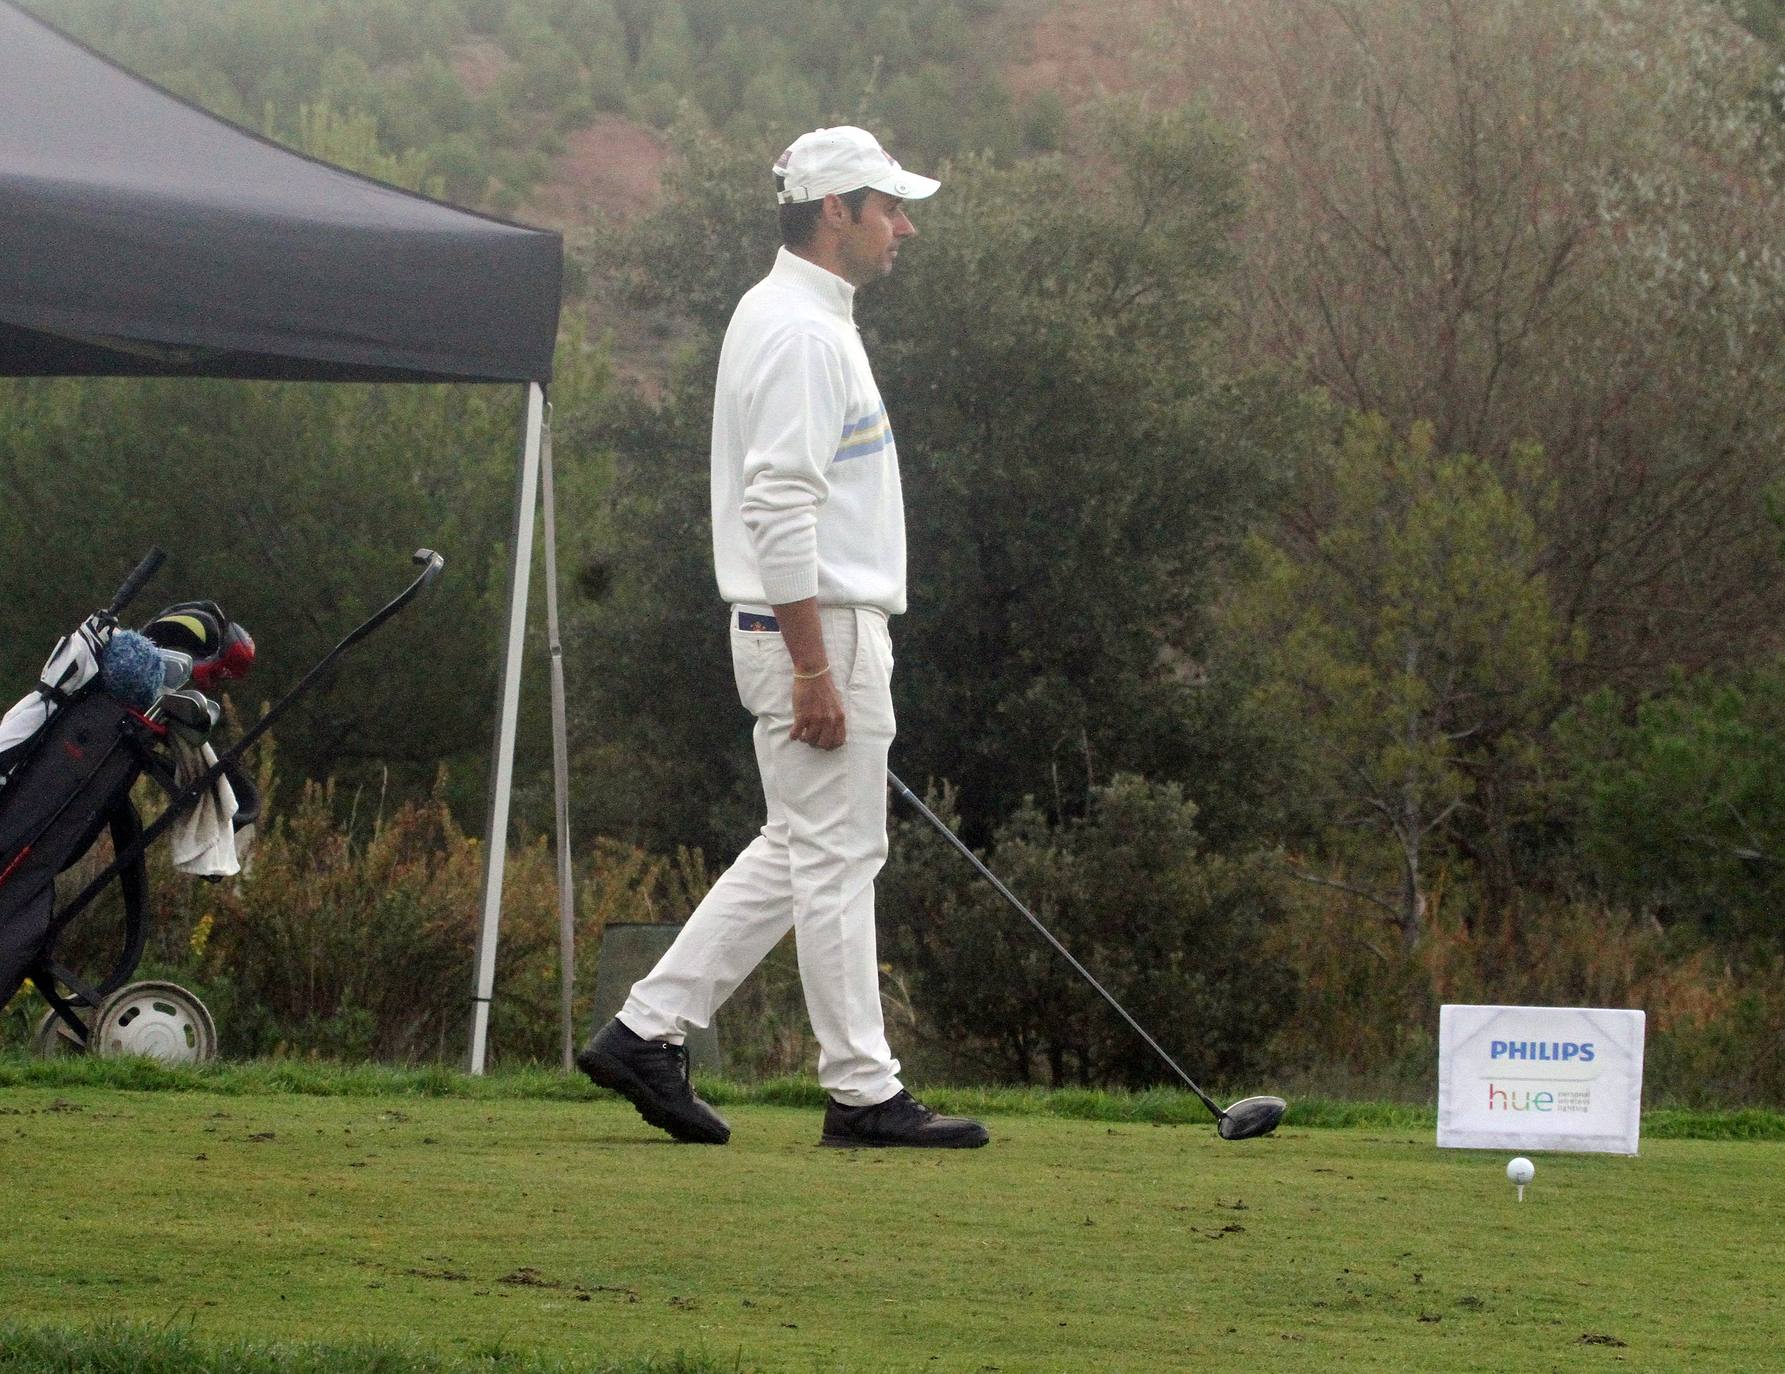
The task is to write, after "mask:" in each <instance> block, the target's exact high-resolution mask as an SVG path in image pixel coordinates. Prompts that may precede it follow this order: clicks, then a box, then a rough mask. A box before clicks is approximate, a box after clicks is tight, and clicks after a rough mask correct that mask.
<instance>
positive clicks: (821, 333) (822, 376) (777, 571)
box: [713, 248, 905, 615]
mask: <svg viewBox="0 0 1785 1374" xmlns="http://www.w3.org/2000/svg"><path fill="white" fill-rule="evenodd" d="M854 301H855V288H854V287H853V286H851V285H850V284H849V283H848V282H846V281H844V280H843V278H841V277H839V276H837V275H836V274H835V273H833V272H829V271H827V270H826V269H824V268H822V267H819V266H818V265H817V264H816V263H811V262H807V261H806V260H805V259H804V258H802V257H799V256H798V255H797V254H794V253H790V252H788V251H787V249H785V248H782V249H781V250H780V251H779V252H778V253H777V254H776V255H775V265H774V268H773V270H772V271H770V273H769V274H768V276H766V277H764V278H763V279H762V280H761V281H759V282H758V283H757V284H756V285H755V286H753V287H751V288H750V289H749V290H748V291H746V292H745V293H744V297H743V299H742V300H740V301H739V302H738V308H737V310H736V311H735V312H734V313H733V314H732V317H731V325H730V327H729V328H727V329H726V331H725V344H724V347H723V348H722V349H721V350H720V353H719V380H718V386H717V390H716V392H715V395H714V397H713V562H714V566H715V568H716V569H717V571H718V575H719V595H720V596H722V597H723V598H724V599H725V600H727V601H729V602H731V603H732V604H734V605H739V604H741V605H746V606H782V605H786V604H788V603H789V602H794V601H803V600H805V599H806V598H807V597H814V596H815V597H817V598H818V601H819V603H820V604H821V605H827V606H873V607H877V608H879V609H880V610H882V611H884V612H886V613H887V614H888V615H897V614H899V613H900V612H902V611H903V610H904V609H905V507H904V497H903V495H902V493H901V490H900V487H899V455H898V451H897V450H896V449H895V448H894V447H893V435H892V425H891V424H890V423H889V422H888V420H887V418H886V408H885V406H884V405H882V404H881V400H880V389H879V388H878V387H877V386H875V385H874V374H873V372H872V371H871V370H870V369H869V367H868V355H867V352H866V351H865V350H864V349H863V348H862V342H861V336H860V335H859V334H858V333H857V332H856V328H855V319H854V315H853V307H854Z"/></svg>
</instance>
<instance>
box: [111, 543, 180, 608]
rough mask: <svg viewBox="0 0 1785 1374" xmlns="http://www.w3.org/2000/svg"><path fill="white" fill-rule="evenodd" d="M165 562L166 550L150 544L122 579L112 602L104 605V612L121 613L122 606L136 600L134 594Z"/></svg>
mask: <svg viewBox="0 0 1785 1374" xmlns="http://www.w3.org/2000/svg"><path fill="white" fill-rule="evenodd" d="M165 562H167V554H166V552H165V551H164V550H162V549H160V548H158V547H156V546H154V545H151V546H150V547H149V551H148V552H147V553H146V554H144V555H143V561H142V562H140V563H138V564H137V565H136V567H135V568H133V569H131V572H130V576H129V577H127V578H125V579H124V585H123V586H121V587H119V588H118V594H117V595H116V596H114V597H113V598H112V604H111V605H110V606H108V607H106V613H107V614H108V615H111V616H114V617H116V616H119V615H122V614H123V612H124V608H125V607H126V606H128V605H129V604H130V603H131V602H132V601H135V600H136V594H137V593H138V592H140V591H141V590H142V589H143V588H144V587H145V586H146V585H147V584H148V581H149V579H150V578H151V577H153V576H154V575H155V574H156V573H158V572H160V571H161V565H162V564H163V563H165Z"/></svg>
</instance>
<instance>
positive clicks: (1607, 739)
mask: <svg viewBox="0 0 1785 1374" xmlns="http://www.w3.org/2000/svg"><path fill="white" fill-rule="evenodd" d="M1557 733H1558V735H1559V737H1560V740H1561V743H1562V761H1563V763H1564V765H1565V767H1566V769H1567V774H1566V775H1567V778H1568V782H1569V787H1568V793H1569V795H1570V796H1571V797H1572V799H1573V802H1574V808H1575V816H1576V824H1577V828H1578V834H1579V849H1580V853H1581V856H1582V858H1583V860H1584V868H1585V872H1586V875H1587V877H1588V878H1589V880H1591V881H1592V883H1593V885H1594V886H1595V887H1596V888H1597V889H1598V891H1599V892H1601V893H1602V894H1604V895H1605V896H1606V897H1608V898H1609V899H1611V900H1613V901H1616V902H1620V903H1623V904H1626V905H1628V906H1630V907H1633V908H1635V909H1637V910H1640V911H1643V912H1646V913H1649V914H1650V915H1652V916H1654V917H1656V918H1657V919H1661V920H1664V921H1666V922H1668V923H1670V924H1672V923H1684V924H1687V925H1689V926H1691V927H1693V928H1695V929H1697V930H1700V931H1702V932H1704V933H1706V934H1709V935H1712V936H1716V937H1722V938H1725V939H1728V940H1731V941H1733V942H1740V941H1743V940H1748V939H1755V938H1760V939H1766V940H1769V941H1772V942H1775V943H1778V942H1780V940H1781V937H1782V936H1785V921H1782V920H1781V918H1780V911H1781V909H1782V904H1785V662H1780V661H1778V660H1775V661H1773V662H1771V663H1768V664H1765V665H1761V666H1758V667H1755V668H1753V669H1750V670H1747V671H1744V672H1741V673H1736V674H1730V675H1712V674H1705V675H1703V676H1701V677H1699V678H1696V679H1691V680H1688V679H1685V678H1683V677H1676V679H1675V681H1674V682H1673V683H1672V684H1670V686H1669V688H1668V689H1667V690H1666V691H1664V692H1661V693H1657V694H1656V695H1654V696H1652V697H1650V698H1648V699H1647V700H1645V701H1642V702H1640V703H1638V704H1637V705H1636V707H1635V708H1634V710H1632V709H1631V708H1630V707H1629V706H1627V705H1626V704H1625V703H1624V702H1622V701H1621V700H1619V699H1618V697H1617V696H1616V695H1615V694H1614V693H1612V692H1610V691H1602V692H1598V693H1595V694H1594V695H1593V696H1592V697H1590V698H1588V699H1587V700H1586V701H1585V702H1583V703H1581V706H1580V708H1579V709H1578V710H1577V711H1575V712H1573V713H1572V714H1571V715H1570V716H1568V717H1566V718H1564V719H1563V720H1562V721H1561V722H1560V723H1559V724H1558V727H1557Z"/></svg>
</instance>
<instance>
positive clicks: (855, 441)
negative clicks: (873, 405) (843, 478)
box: [832, 406, 892, 463]
mask: <svg viewBox="0 0 1785 1374" xmlns="http://www.w3.org/2000/svg"><path fill="white" fill-rule="evenodd" d="M891 445H892V425H891V424H889V423H888V422H887V418H886V407H885V406H881V407H880V409H879V410H876V411H875V412H874V413H873V414H872V415H866V416H863V417H862V418H861V419H859V420H857V421H855V423H853V424H847V425H844V426H843V438H842V441H841V442H840V443H839V444H838V445H837V452H836V456H835V457H834V458H833V459H832V461H833V462H837V463H846V462H848V461H849V460H850V459H852V458H867V457H869V456H871V455H873V454H876V453H881V452H884V451H885V450H886V449H887V448H889V447H891Z"/></svg>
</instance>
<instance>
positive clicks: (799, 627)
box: [775, 597, 844, 749]
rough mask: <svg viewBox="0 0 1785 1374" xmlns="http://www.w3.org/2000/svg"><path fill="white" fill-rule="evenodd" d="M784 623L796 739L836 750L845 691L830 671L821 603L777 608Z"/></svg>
mask: <svg viewBox="0 0 1785 1374" xmlns="http://www.w3.org/2000/svg"><path fill="white" fill-rule="evenodd" d="M775 619H776V620H778V621H780V622H781V642H782V643H784V644H785V645H786V646H787V656H788V657H789V658H790V659H791V660H792V665H791V670H792V672H793V729H792V730H791V731H789V736H790V738H792V739H795V740H800V741H802V742H804V743H806V744H809V745H811V746H812V747H813V748H814V749H835V748H836V747H837V746H838V745H840V744H842V742H843V736H844V726H843V692H842V689H841V688H840V687H838V685H837V680H836V675H835V674H834V673H832V672H828V671H826V669H828V668H829V667H830V661H829V659H828V658H827V657H826V654H825V646H824V627H823V625H822V624H820V622H819V619H818V600H817V598H816V597H808V598H806V600H804V601H794V602H789V603H788V604H787V605H784V606H776V607H775Z"/></svg>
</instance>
